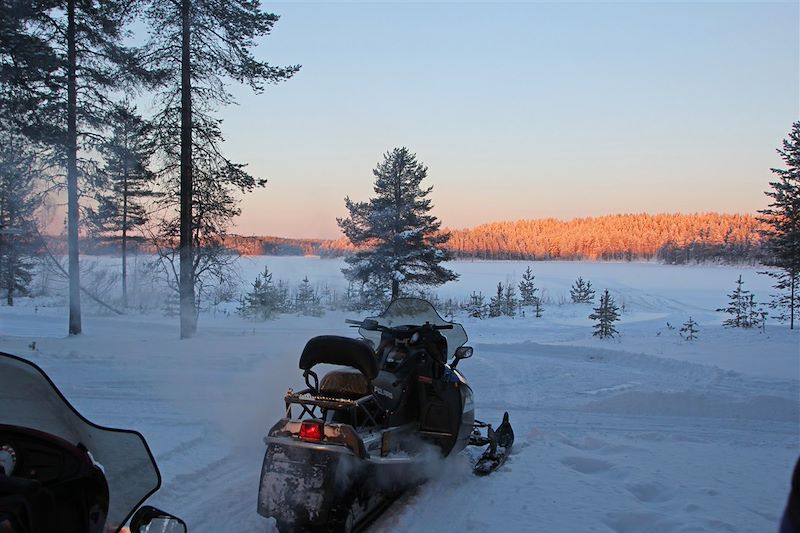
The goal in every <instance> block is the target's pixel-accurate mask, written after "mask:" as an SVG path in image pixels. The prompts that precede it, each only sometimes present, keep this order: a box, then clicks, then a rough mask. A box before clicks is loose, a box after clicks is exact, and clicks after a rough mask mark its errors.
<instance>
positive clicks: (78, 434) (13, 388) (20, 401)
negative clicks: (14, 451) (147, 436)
mask: <svg viewBox="0 0 800 533" xmlns="http://www.w3.org/2000/svg"><path fill="white" fill-rule="evenodd" d="M0 424H3V425H9V426H17V427H22V428H28V429H33V430H36V431H41V432H44V433H48V434H50V435H53V436H56V437H59V438H61V439H64V440H66V441H67V442H69V443H71V444H73V445H76V446H77V445H78V444H82V445H83V446H85V447H86V449H87V450H88V451H89V453H90V454H91V458H92V459H93V461H94V462H95V464H96V465H97V466H98V467H99V468H100V469H101V470H102V471H103V473H104V474H105V477H106V482H107V483H108V492H109V509H108V516H107V519H106V530H105V531H119V530H120V529H121V528H122V526H123V525H125V522H127V520H128V519H129V518H130V515H131V514H132V513H133V511H134V510H135V509H136V508H137V507H138V506H139V505H141V503H142V502H143V501H144V500H145V499H146V498H147V497H148V496H150V495H151V494H152V493H154V492H155V491H156V490H158V487H159V486H160V485H161V476H160V474H159V472H158V468H157V467H156V463H155V460H154V459H153V455H152V453H150V449H149V448H148V447H147V443H146V442H145V440H144V437H142V435H141V434H139V433H137V432H135V431H130V430H122V429H111V428H105V427H101V426H98V425H96V424H93V423H92V422H90V421H88V420H87V419H86V418H84V417H83V416H82V415H81V414H80V413H78V411H77V410H76V409H75V408H74V407H73V406H72V405H71V404H70V403H69V402H68V401H67V400H66V398H64V395H63V394H62V393H61V391H59V390H58V388H57V387H56V386H55V384H53V382H52V381H51V380H50V378H49V377H48V376H47V374H45V373H44V371H42V370H41V369H40V368H39V367H38V366H36V365H34V364H33V363H31V362H29V361H26V360H25V359H21V358H18V357H16V356H13V355H9V354H5V353H0ZM0 444H2V443H0Z"/></svg>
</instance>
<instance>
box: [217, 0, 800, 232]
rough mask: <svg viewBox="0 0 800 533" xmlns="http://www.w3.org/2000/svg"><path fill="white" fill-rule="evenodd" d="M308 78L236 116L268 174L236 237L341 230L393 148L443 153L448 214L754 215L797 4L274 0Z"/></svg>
mask: <svg viewBox="0 0 800 533" xmlns="http://www.w3.org/2000/svg"><path fill="white" fill-rule="evenodd" d="M265 8H266V9H267V10H269V11H273V12H275V13H277V14H279V15H281V20H280V21H279V22H278V24H277V25H276V27H275V30H274V32H273V35H271V36H270V37H268V38H266V39H265V40H264V41H263V42H262V43H261V45H260V46H259V48H258V50H257V53H258V55H259V57H262V58H265V59H267V60H268V61H270V62H271V63H273V64H291V63H301V64H302V65H303V68H302V70H301V71H300V72H299V73H298V74H297V75H296V76H295V78H294V79H292V80H290V81H288V82H286V83H283V84H281V85H278V86H274V87H270V88H268V89H267V91H266V92H265V93H264V94H261V95H257V96H255V95H252V94H251V93H249V92H247V91H245V90H239V89H234V92H235V94H236V96H237V98H238V100H239V103H240V105H238V106H233V107H229V108H226V109H224V110H223V111H222V112H221V116H222V117H223V118H224V120H225V122H224V124H223V128H224V131H225V135H226V137H227V139H228V141H227V143H226V152H227V153H228V154H229V155H230V156H231V157H232V158H233V159H234V160H238V161H241V162H247V163H249V165H250V170H251V171H252V172H253V173H255V174H257V175H259V176H263V177H267V178H269V180H270V181H269V184H268V185H267V187H266V189H264V190H261V191H258V192H256V193H254V194H251V195H249V196H248V197H247V198H246V199H245V200H244V202H243V204H242V208H243V214H242V217H240V219H239V220H238V222H237V224H238V227H237V228H236V229H235V231H237V232H239V233H243V234H271V235H285V236H296V237H312V236H313V237H335V236H337V235H338V229H337V226H336V222H335V217H336V216H343V215H344V214H345V209H344V197H345V196H346V195H350V196H351V197H352V198H354V199H359V200H361V199H367V198H368V197H369V195H370V194H371V192H372V189H371V187H372V181H373V178H372V172H371V170H372V168H373V167H374V166H375V164H376V163H377V162H378V160H379V159H380V158H381V156H382V154H383V152H385V151H386V150H388V149H391V148H392V147H395V146H403V145H404V146H408V147H409V148H411V149H412V150H413V151H415V152H416V153H417V156H418V158H419V159H420V160H421V161H423V162H424V163H425V164H427V165H428V166H429V174H428V180H429V181H428V183H429V184H431V185H433V186H434V192H433V199H434V202H435V205H436V207H435V214H436V215H438V216H439V217H440V218H441V220H442V222H443V224H444V225H445V226H450V227H465V226H472V225H476V224H479V223H481V222H488V221H494V220H512V219H519V218H538V217H545V216H555V217H559V218H571V217H576V216H590V215H599V214H605V213H616V212H643V211H645V212H674V211H681V212H695V211H707V210H715V211H724V212H754V211H755V210H756V209H759V208H762V207H763V206H764V205H765V204H766V201H765V198H766V197H765V196H764V195H763V190H764V189H765V188H766V187H767V182H768V181H769V179H770V172H769V167H770V166H775V165H779V164H780V160H779V159H778V158H777V156H776V154H775V148H776V147H777V146H778V145H779V143H780V141H781V139H782V138H783V137H784V136H785V135H786V134H787V132H788V131H789V128H790V126H791V124H792V122H793V121H795V120H798V117H799V116H800V88H799V87H800V79H798V76H799V75H798V72H799V71H800V66H799V65H798V62H799V61H800V52H799V48H800V38H799V36H798V32H799V31H800V30H798V28H800V14H799V12H798V4H797V2H790V3H702V4H698V3H673V2H669V3H665V2H659V3H653V2H649V3H644V2H626V3H598V2H592V3H454V2H447V3H362V2H351V3H305V2H302V3H297V2H295V3H266V4H265Z"/></svg>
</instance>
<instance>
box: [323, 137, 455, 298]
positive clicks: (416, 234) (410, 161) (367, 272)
mask: <svg viewBox="0 0 800 533" xmlns="http://www.w3.org/2000/svg"><path fill="white" fill-rule="evenodd" d="M373 174H374V175H375V185H374V187H373V190H374V191H375V196H374V197H373V198H371V199H370V200H369V201H368V202H353V201H352V200H350V198H349V197H348V198H345V205H346V206H347V210H348V211H349V212H350V216H349V217H347V218H338V219H336V221H337V222H338V224H339V227H340V228H341V229H342V232H343V233H344V234H345V236H346V237H347V238H348V239H349V240H350V242H351V243H352V244H353V245H354V246H356V248H357V251H356V253H355V254H353V255H352V256H350V257H347V258H346V261H347V264H348V265H349V266H348V267H347V268H345V269H343V270H342V272H343V273H344V274H345V276H346V277H347V278H348V279H350V280H358V281H361V282H364V283H366V282H367V281H370V280H374V281H377V282H378V283H380V284H381V285H385V286H386V287H387V289H388V288H390V289H391V298H392V299H393V300H394V299H395V298H397V297H399V296H400V293H401V291H400V289H401V285H403V286H411V287H414V286H417V287H418V286H428V285H441V284H442V283H446V282H448V281H453V280H455V279H457V278H458V276H457V275H456V274H455V273H454V272H452V271H450V270H448V269H446V268H444V267H443V266H441V264H440V263H442V262H443V261H447V260H449V259H450V254H449V252H448V251H447V250H446V249H445V248H443V246H444V244H445V243H447V241H448V240H449V239H450V234H449V233H446V232H442V231H440V226H441V222H439V220H437V218H436V217H434V216H432V215H430V214H429V212H430V210H431V208H432V207H433V206H432V204H431V200H430V199H429V198H428V195H429V194H430V192H431V190H432V189H433V187H427V188H422V187H421V183H422V180H424V179H425V177H427V175H428V168H427V167H425V166H424V165H423V164H422V163H419V162H417V158H416V155H415V154H412V153H411V152H410V151H409V150H408V149H407V148H395V149H394V150H392V151H391V152H387V153H386V154H384V157H383V161H382V162H380V163H379V164H378V166H377V167H376V168H375V170H373Z"/></svg>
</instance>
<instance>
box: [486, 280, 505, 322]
mask: <svg viewBox="0 0 800 533" xmlns="http://www.w3.org/2000/svg"><path fill="white" fill-rule="evenodd" d="M504 308H505V298H504V297H503V284H502V283H498V284H497V294H496V295H495V296H493V297H492V299H491V300H489V318H495V317H498V316H501V315H502V314H503V309H504Z"/></svg>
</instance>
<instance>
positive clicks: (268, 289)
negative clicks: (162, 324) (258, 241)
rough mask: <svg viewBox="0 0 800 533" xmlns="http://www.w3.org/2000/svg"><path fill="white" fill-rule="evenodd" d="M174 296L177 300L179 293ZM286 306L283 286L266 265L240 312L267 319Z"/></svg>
mask: <svg viewBox="0 0 800 533" xmlns="http://www.w3.org/2000/svg"><path fill="white" fill-rule="evenodd" d="M174 298H175V299H176V300H177V293H176V294H175V296H174ZM284 307H285V303H284V301H283V294H282V289H281V287H278V286H276V285H275V283H274V282H273V281H272V272H270V271H269V268H267V267H266V266H265V267H264V272H261V273H259V274H258V276H256V279H255V281H254V282H253V284H252V289H251V290H250V292H248V293H247V294H245V295H244V298H243V300H242V304H241V306H240V307H239V309H238V311H239V314H240V315H242V316H244V317H248V318H254V319H258V320H267V319H269V318H273V317H274V316H275V315H277V314H278V313H280V312H281V311H282V310H283V309H284Z"/></svg>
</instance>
